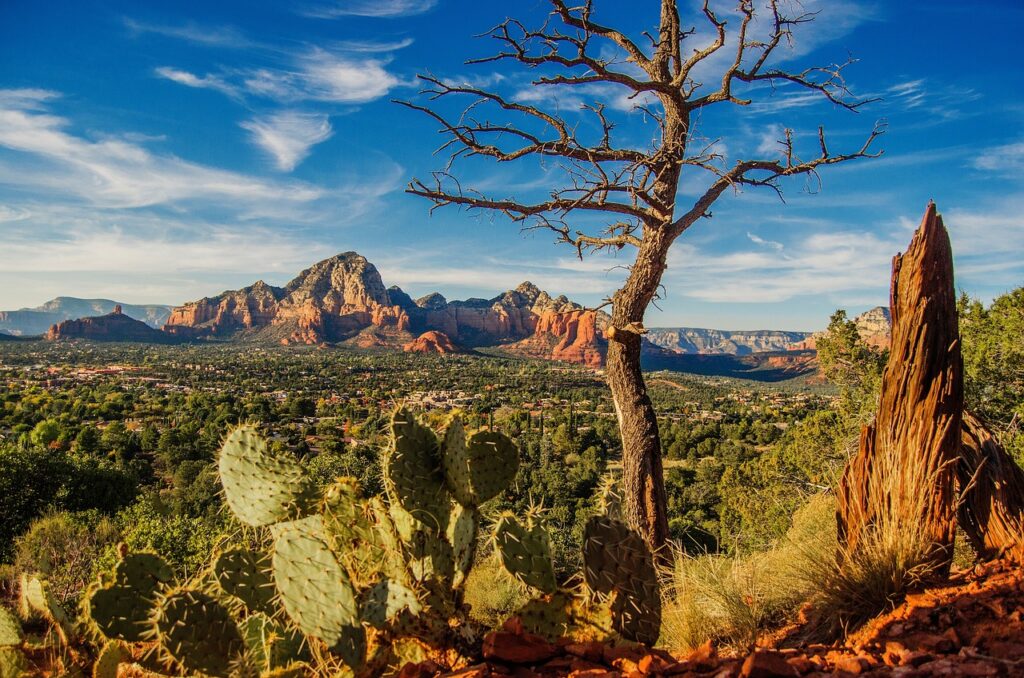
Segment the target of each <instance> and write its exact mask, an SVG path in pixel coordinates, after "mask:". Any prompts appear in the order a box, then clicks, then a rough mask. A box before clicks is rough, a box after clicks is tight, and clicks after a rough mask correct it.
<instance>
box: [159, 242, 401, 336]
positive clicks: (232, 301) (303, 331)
mask: <svg viewBox="0 0 1024 678" xmlns="http://www.w3.org/2000/svg"><path fill="white" fill-rule="evenodd" d="M371 325H372V326H378V327H393V328H395V329H396V330H397V331H398V332H405V331H407V330H408V329H409V317H408V316H407V315H406V312H405V311H404V310H403V309H402V307H401V306H398V305H394V304H392V303H391V299H390V297H389V295H388V291H387V290H386V289H384V283H383V282H382V281H381V278H380V273H378V272H377V269H376V267H375V266H374V265H373V264H371V263H370V262H368V261H367V260H366V258H365V257H363V256H361V255H359V254H356V253H355V252H345V253H343V254H339V255H337V256H334V257H331V258H330V259H325V260H323V261H321V262H318V263H317V264H315V265H313V266H311V267H310V268H308V269H306V270H305V271H303V272H302V273H300V274H299V275H298V276H296V277H295V279H293V280H292V281H291V282H289V283H288V284H287V285H285V286H284V287H274V286H272V285H268V284H267V283H265V282H263V281H262V280H260V281H258V282H256V283H255V284H253V285H250V286H249V287H245V288H243V289H240V290H234V291H227V292H224V293H222V294H220V295H219V296H216V297H208V298H205V299H200V300H199V301H194V302H191V303H189V304H185V305H184V306H181V307H179V308H176V309H174V311H173V312H172V313H171V316H170V318H169V319H168V321H167V325H166V327H165V329H166V330H167V331H168V332H171V333H173V334H177V335H182V336H187V337H202V338H219V337H224V338H227V337H234V336H237V335H241V336H243V337H249V338H253V339H261V338H269V339H277V340H278V341H280V342H281V343H286V344H289V343H301V344H321V343H325V342H333V341H343V340H345V339H349V338H351V337H353V336H355V335H356V334H358V333H359V332H360V331H361V330H363V329H365V328H366V327H368V326H371Z"/></svg>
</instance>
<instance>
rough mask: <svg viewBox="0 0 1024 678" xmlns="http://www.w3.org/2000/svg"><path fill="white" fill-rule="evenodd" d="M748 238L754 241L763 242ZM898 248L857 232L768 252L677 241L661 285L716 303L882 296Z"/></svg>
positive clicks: (827, 235)
mask: <svg viewBox="0 0 1024 678" xmlns="http://www.w3.org/2000/svg"><path fill="white" fill-rule="evenodd" d="M748 237H750V240H751V241H753V242H754V243H755V244H759V245H760V244H762V243H763V244H768V241H762V242H758V240H761V239H760V238H757V236H750V235H748ZM774 244H775V245H781V243H774ZM899 247H900V242H899V241H898V240H897V239H889V238H883V237H879V236H878V235H875V234H874V233H870V232H856V231H842V232H834V233H819V234H813V235H810V236H809V237H807V238H804V239H802V240H800V241H797V242H794V243H790V244H789V245H788V246H786V247H785V248H782V247H773V246H772V245H768V248H767V250H768V251H766V248H764V247H761V248H759V249H757V250H743V249H737V250H734V251H730V252H726V253H714V252H709V251H706V250H704V249H702V248H700V247H698V246H696V245H693V244H690V243H680V244H678V245H676V247H675V248H674V251H673V252H672V253H671V254H670V255H669V267H668V270H667V271H666V274H665V285H666V287H667V288H668V290H669V293H670V294H673V295H676V294H681V295H683V296H687V297H692V298H694V299H699V300H702V301H710V302H719V303H751V302H755V303H756V302H762V303H767V302H780V301H787V300H789V299H793V298H795V297H801V296H807V295H831V296H838V297H843V296H849V295H851V294H863V293H865V292H869V293H877V294H878V295H884V290H885V289H886V288H887V287H888V283H889V273H888V271H889V262H890V260H891V258H892V255H894V254H895V253H896V252H897V251H898V250H899ZM879 298H884V296H880V297H879Z"/></svg>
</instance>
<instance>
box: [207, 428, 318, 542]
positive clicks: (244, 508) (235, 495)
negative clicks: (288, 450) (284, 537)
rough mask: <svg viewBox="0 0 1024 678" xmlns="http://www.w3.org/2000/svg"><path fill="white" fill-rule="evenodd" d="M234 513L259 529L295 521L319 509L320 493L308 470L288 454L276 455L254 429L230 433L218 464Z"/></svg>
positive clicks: (225, 492) (238, 429) (225, 493)
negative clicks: (264, 526)
mask: <svg viewBox="0 0 1024 678" xmlns="http://www.w3.org/2000/svg"><path fill="white" fill-rule="evenodd" d="M217 465H218V469H219V471H220V479H221V484H222V485H223V486H224V496H225V498H226V499H227V502H228V506H230V507H231V511H232V512H233V513H234V514H235V516H237V517H238V519H239V520H241V521H242V522H243V523H246V524H247V525H253V526H255V527H260V526H263V525H272V524H274V523H280V522H284V521H286V520H294V519H296V518H301V517H302V516H305V515H308V514H309V513H312V512H314V511H315V510H316V508H317V502H318V501H319V499H320V497H319V493H318V492H317V489H316V485H315V483H314V482H313V480H312V479H311V478H310V477H309V475H308V474H307V473H306V470H305V469H304V468H303V467H302V465H301V464H300V463H299V462H298V461H297V460H295V459H293V458H291V457H290V456H288V455H287V454H274V453H273V452H271V451H270V449H269V448H268V447H267V441H266V440H264V439H263V437H262V436H260V434H259V432H258V431H257V430H256V428H255V427H254V426H250V425H242V426H239V427H238V428H236V429H234V430H233V431H231V433H229V434H228V437H227V439H225V441H224V445H223V446H222V447H221V451H220V458H219V459H218V461H217Z"/></svg>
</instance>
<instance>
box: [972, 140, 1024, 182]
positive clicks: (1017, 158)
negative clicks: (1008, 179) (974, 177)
mask: <svg viewBox="0 0 1024 678" xmlns="http://www.w3.org/2000/svg"><path fill="white" fill-rule="evenodd" d="M971 166H972V167H974V168H975V169H980V170H985V171H987V172H998V173H1001V174H1011V175H1015V176H1019V175H1020V173H1021V172H1022V171H1024V141H1018V142H1016V143H1012V144H1006V145H1003V146H993V147H989V148H983V149H981V151H980V152H979V155H977V156H976V157H975V158H974V159H973V160H972V161H971Z"/></svg>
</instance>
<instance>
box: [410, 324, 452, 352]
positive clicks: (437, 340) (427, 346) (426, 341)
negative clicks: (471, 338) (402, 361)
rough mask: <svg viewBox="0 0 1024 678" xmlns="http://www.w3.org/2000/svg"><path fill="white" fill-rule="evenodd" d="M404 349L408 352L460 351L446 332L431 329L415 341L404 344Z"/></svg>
mask: <svg viewBox="0 0 1024 678" xmlns="http://www.w3.org/2000/svg"><path fill="white" fill-rule="evenodd" d="M402 350H403V351H405V352H406V353H440V354H441V355H447V354H449V353H458V352H459V349H458V347H456V346H455V344H453V343H452V340H451V339H449V338H448V335H447V334H445V333H444V332H438V331H436V330H430V331H428V332H424V333H423V334H421V335H420V336H418V337H416V339H414V340H413V341H410V342H409V343H407V344H403V346H402Z"/></svg>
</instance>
